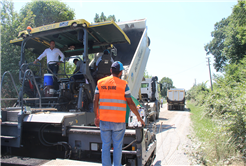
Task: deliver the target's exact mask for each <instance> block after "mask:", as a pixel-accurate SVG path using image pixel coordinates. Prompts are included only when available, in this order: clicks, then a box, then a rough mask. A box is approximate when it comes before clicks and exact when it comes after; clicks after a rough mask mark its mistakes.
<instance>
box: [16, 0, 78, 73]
mask: <svg viewBox="0 0 246 166" xmlns="http://www.w3.org/2000/svg"><path fill="white" fill-rule="evenodd" d="M30 13H32V14H33V16H35V18H34V21H33V23H32V24H28V22H27V23H25V24H24V25H23V26H22V28H23V29H22V30H24V29H26V27H27V26H31V27H38V26H43V25H47V24H52V23H55V22H61V21H66V20H73V19H74V17H75V13H74V10H72V9H71V8H69V7H68V6H67V5H66V4H65V3H63V2H60V1H58V0H52V1H32V2H29V3H27V4H26V5H25V6H24V7H23V8H22V9H21V11H20V16H19V17H20V20H26V18H28V15H30ZM37 56H38V55H34V54H32V53H30V52H28V51H26V57H27V59H29V62H30V61H31V62H32V61H34V60H35V59H36V58H37ZM41 64H42V67H44V68H45V67H46V66H47V63H46V58H45V59H43V60H42V61H41ZM70 72H71V71H70Z"/></svg>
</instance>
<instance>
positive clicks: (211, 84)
mask: <svg viewBox="0 0 246 166" xmlns="http://www.w3.org/2000/svg"><path fill="white" fill-rule="evenodd" d="M207 59H208V69H209V76H210V86H211V91H213V83H212V76H211V70H210V58H207Z"/></svg>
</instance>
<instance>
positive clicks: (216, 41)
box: [204, 18, 229, 71]
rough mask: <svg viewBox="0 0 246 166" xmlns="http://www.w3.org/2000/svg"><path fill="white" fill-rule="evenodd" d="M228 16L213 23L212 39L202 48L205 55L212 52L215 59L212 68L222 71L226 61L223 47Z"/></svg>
mask: <svg viewBox="0 0 246 166" xmlns="http://www.w3.org/2000/svg"><path fill="white" fill-rule="evenodd" d="M228 23H229V18H227V19H225V18H223V19H222V20H221V21H220V22H217V23H216V24H215V25H214V31H213V32H212V33H211V36H212V37H213V40H212V41H211V42H210V43H208V44H207V45H206V46H205V47H204V48H205V51H206V52H207V55H209V54H212V55H213V56H214V59H215V63H214V68H215V69H216V71H223V67H224V66H225V63H226V61H227V58H226V56H225V54H223V49H224V48H225V45H224V40H225V38H226V27H227V26H228Z"/></svg>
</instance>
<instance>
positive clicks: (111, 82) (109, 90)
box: [94, 61, 145, 166]
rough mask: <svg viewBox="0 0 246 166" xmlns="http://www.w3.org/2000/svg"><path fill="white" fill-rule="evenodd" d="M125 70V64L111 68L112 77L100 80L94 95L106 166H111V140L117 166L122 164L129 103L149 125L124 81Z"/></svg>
mask: <svg viewBox="0 0 246 166" xmlns="http://www.w3.org/2000/svg"><path fill="white" fill-rule="evenodd" d="M122 70H124V68H123V65H122V63H121V62H119V61H116V62H114V63H113V64H112V66H111V69H110V72H111V76H108V77H105V78H102V79H100V80H99V81H98V83H97V87H96V90H95V95H94V113H95V117H96V118H95V125H96V126H97V127H99V124H100V131H101V139H102V165H103V166H108V165H111V158H110V148H111V140H112V141H113V147H114V152H113V163H114V166H120V165H121V156H122V144H123V138H124V134H125V129H126V124H125V116H126V104H128V106H129V107H130V109H131V111H132V112H133V113H134V114H135V115H136V116H137V118H138V120H139V121H140V122H141V123H142V125H145V123H144V122H143V120H142V119H141V117H140V115H139V113H138V110H137V108H136V105H135V104H134V102H133V101H132V98H131V94H130V89H129V87H128V85H127V82H126V81H124V80H121V79H120V77H121V75H122ZM99 102H100V104H99Z"/></svg>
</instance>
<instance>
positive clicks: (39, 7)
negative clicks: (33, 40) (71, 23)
mask: <svg viewBox="0 0 246 166" xmlns="http://www.w3.org/2000/svg"><path fill="white" fill-rule="evenodd" d="M29 11H32V13H33V14H34V15H35V18H34V24H35V25H34V26H35V27H38V26H43V25H47V24H52V23H55V22H61V21H66V20H73V19H74V16H75V13H74V10H73V9H71V8H70V7H69V6H67V5H66V4H65V3H63V2H60V1H58V0H52V1H51V0H50V1H32V2H29V3H27V4H26V5H25V6H24V7H23V8H22V9H21V10H20V19H21V20H22V19H24V18H25V17H26V16H27V15H28V12H29Z"/></svg>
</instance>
